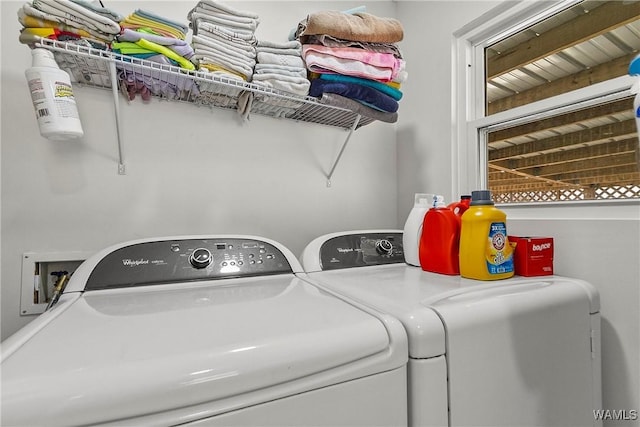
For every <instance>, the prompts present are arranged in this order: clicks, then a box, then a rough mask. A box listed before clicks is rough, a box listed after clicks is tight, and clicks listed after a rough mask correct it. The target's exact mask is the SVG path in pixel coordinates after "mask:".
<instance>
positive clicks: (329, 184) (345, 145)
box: [327, 114, 362, 187]
mask: <svg viewBox="0 0 640 427" xmlns="http://www.w3.org/2000/svg"><path fill="white" fill-rule="evenodd" d="M361 117H362V116H361V115H360V114H358V115H357V116H356V118H355V120H354V121H353V124H352V125H351V128H350V129H349V134H348V135H347V137H346V139H345V140H344V142H343V143H342V148H340V152H339V153H338V157H336V160H335V161H334V162H333V166H331V170H330V171H329V174H328V175H327V187H331V177H332V176H333V172H335V170H336V167H337V166H338V162H340V158H341V157H342V153H344V149H345V148H347V144H348V143H349V140H350V139H351V135H353V131H354V130H356V128H357V127H358V123H360V118H361Z"/></svg>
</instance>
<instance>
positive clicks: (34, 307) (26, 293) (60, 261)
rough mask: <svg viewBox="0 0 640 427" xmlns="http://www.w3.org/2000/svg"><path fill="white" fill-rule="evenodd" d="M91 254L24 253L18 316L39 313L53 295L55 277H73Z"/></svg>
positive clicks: (43, 309) (56, 278)
mask: <svg viewBox="0 0 640 427" xmlns="http://www.w3.org/2000/svg"><path fill="white" fill-rule="evenodd" d="M91 254H92V252H80V251H78V252H48V253H37V252H26V253H24V254H23V256H22V291H21V294H20V315H21V316H30V315H34V314H41V313H43V312H44V311H45V309H46V308H47V304H48V303H49V301H51V297H52V296H53V291H54V286H55V284H56V281H57V280H58V276H57V275H56V274H58V273H62V272H66V273H67V274H68V275H71V274H73V272H74V271H76V268H78V266H79V265H80V264H82V262H83V261H84V260H85V259H87V258H88V257H89V256H90V255H91Z"/></svg>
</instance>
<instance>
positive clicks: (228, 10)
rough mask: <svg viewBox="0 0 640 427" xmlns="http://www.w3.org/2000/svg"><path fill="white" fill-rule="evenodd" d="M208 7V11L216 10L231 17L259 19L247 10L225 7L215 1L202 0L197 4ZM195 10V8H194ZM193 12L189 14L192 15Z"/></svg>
mask: <svg viewBox="0 0 640 427" xmlns="http://www.w3.org/2000/svg"><path fill="white" fill-rule="evenodd" d="M198 6H200V7H206V8H208V9H211V10H216V11H219V12H220V13H227V14H229V15H235V16H244V17H247V18H253V19H258V18H259V17H258V14H256V13H254V12H249V11H246V10H238V9H235V8H232V7H230V6H227V5H224V4H222V3H219V2H217V1H214V0H200V1H199V2H198V3H197V4H196V7H198ZM194 9H195V8H194ZM190 13H191V12H189V14H190ZM189 14H187V18H188V19H191V18H189Z"/></svg>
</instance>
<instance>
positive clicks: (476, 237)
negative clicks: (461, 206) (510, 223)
mask: <svg viewBox="0 0 640 427" xmlns="http://www.w3.org/2000/svg"><path fill="white" fill-rule="evenodd" d="M506 222H507V215H506V214H505V213H504V212H502V211H501V210H499V209H498V208H496V207H495V206H494V204H493V201H491V192H490V191H488V190H480V191H473V192H472V193H471V203H470V206H469V209H467V211H466V212H465V213H464V214H462V224H461V229H460V275H461V276H462V277H466V278H469V279H477V280H497V279H506V278H508V277H511V276H513V273H514V268H513V248H512V247H511V245H510V244H509V240H508V238H507V225H506Z"/></svg>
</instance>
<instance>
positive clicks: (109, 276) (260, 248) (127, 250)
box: [85, 238, 293, 290]
mask: <svg viewBox="0 0 640 427" xmlns="http://www.w3.org/2000/svg"><path fill="white" fill-rule="evenodd" d="M292 272H293V271H292V269H291V266H290V265H289V262H288V261H287V257H286V256H285V255H284V254H283V253H282V252H281V251H280V250H279V249H278V248H276V247H275V246H273V245H272V244H270V243H267V242H263V241H260V240H252V239H243V238H231V239H186V240H166V241H152V242H145V243H139V244H133V245H130V246H125V247H122V248H119V249H116V250H115V251H113V252H111V253H109V254H108V255H106V256H105V257H104V258H102V259H101V260H100V261H99V262H98V263H97V265H96V266H95V268H94V269H93V271H92V272H91V274H90V275H89V278H88V280H87V283H86V286H85V290H97V289H111V288H124V287H133V286H148V285H157V284H163V283H177V282H185V281H194V280H214V279H226V278H232V277H250V276H263V275H273V274H285V273H292Z"/></svg>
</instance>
